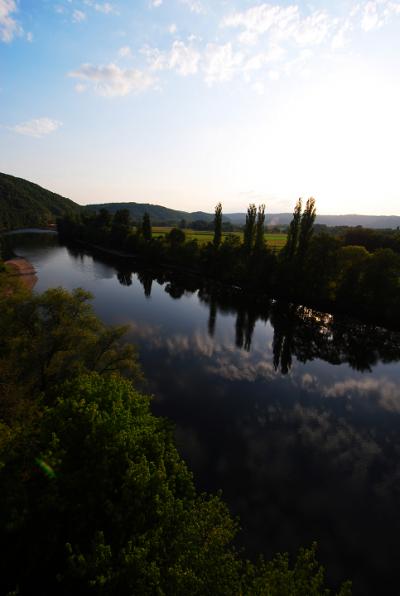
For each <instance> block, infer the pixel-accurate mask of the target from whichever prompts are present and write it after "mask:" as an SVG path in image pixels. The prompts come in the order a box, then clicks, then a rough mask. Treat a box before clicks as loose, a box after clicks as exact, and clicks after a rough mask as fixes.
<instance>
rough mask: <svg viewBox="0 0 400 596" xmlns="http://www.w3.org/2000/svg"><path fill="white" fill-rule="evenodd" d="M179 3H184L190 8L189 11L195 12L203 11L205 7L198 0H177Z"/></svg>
mask: <svg viewBox="0 0 400 596" xmlns="http://www.w3.org/2000/svg"><path fill="white" fill-rule="evenodd" d="M179 1H180V3H181V4H184V5H185V6H187V7H188V8H189V10H191V12H195V13H197V14H201V13H204V12H205V8H204V6H203V4H202V3H201V2H200V0H179Z"/></svg>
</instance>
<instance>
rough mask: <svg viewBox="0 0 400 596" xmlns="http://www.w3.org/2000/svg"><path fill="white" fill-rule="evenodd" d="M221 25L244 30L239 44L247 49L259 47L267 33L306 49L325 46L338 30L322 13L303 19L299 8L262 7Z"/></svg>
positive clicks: (236, 14)
mask: <svg viewBox="0 0 400 596" xmlns="http://www.w3.org/2000/svg"><path fill="white" fill-rule="evenodd" d="M221 25H222V27H225V28H226V27H229V28H236V29H242V32H241V33H240V35H239V41H240V42H241V43H243V44H245V45H254V44H256V43H257V42H258V40H259V38H260V36H262V35H265V34H267V33H268V34H269V35H270V36H271V37H272V39H273V40H275V41H292V42H294V43H296V44H298V45H300V46H305V45H317V44H320V43H322V42H323V41H324V40H325V39H326V38H327V36H328V33H329V32H330V30H331V29H332V28H333V27H335V26H336V20H335V19H333V18H332V17H331V16H330V15H329V14H328V13H327V12H326V11H323V10H316V11H314V12H313V13H311V15H309V16H307V17H302V16H301V14H300V10H299V7H298V6H297V5H290V6H287V7H282V6H280V5H272V4H259V5H257V6H253V7H251V8H249V9H247V10H245V11H243V12H235V13H233V14H231V15H229V16H227V17H225V18H224V19H223V21H222V24H221Z"/></svg>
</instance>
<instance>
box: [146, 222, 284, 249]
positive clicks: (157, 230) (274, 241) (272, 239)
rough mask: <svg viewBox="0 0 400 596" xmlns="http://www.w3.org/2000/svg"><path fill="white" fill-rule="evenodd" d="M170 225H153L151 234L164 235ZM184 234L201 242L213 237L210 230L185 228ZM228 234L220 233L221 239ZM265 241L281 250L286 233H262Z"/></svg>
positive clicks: (187, 237)
mask: <svg viewBox="0 0 400 596" xmlns="http://www.w3.org/2000/svg"><path fill="white" fill-rule="evenodd" d="M171 229H172V228H171V227H161V226H153V236H165V234H168V232H169V231H170V230H171ZM183 231H184V232H185V234H186V240H197V241H198V242H201V243H206V242H212V241H213V238H214V233H213V232H212V231H204V232H200V231H198V230H190V229H186V230H183ZM231 233H233V234H235V236H239V237H240V238H241V239H243V232H231ZM227 235H228V232H223V233H222V241H223V240H224V237H225V236H227ZM264 238H265V242H266V244H267V246H269V247H270V248H273V249H275V250H281V248H283V247H284V246H285V242H286V234H268V233H266V234H265V235H264Z"/></svg>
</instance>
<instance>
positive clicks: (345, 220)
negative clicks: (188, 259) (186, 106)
mask: <svg viewBox="0 0 400 596" xmlns="http://www.w3.org/2000/svg"><path fill="white" fill-rule="evenodd" d="M102 208H104V209H107V210H108V211H110V212H112V213H115V211H117V210H118V209H128V210H129V212H130V214H131V217H132V219H133V220H134V221H140V220H141V219H142V217H143V214H144V213H145V212H146V211H147V213H148V214H149V215H150V218H151V220H152V223H153V224H155V225H157V224H158V225H160V224H161V225H163V224H164V225H176V224H178V223H179V222H180V221H181V220H182V219H184V220H186V223H187V224H189V225H190V223H192V222H194V221H196V220H203V221H206V222H210V221H212V220H213V218H214V214H213V213H206V212H204V211H194V212H188V211H179V210H176V209H169V208H168V207H163V206H162V205H152V204H150V203H134V202H129V203H101V204H95V205H87V206H86V209H90V210H99V209H102ZM267 208H268V205H267ZM81 209H84V207H82V206H81V205H78V204H77V203H74V201H71V200H70V199H66V198H65V197H62V196H60V195H58V194H55V193H53V192H50V191H49V190H46V189H44V188H42V187H41V186H39V185H37V184H34V183H32V182H29V181H27V180H24V179H23V178H15V177H14V176H10V175H8V174H1V173H0V230H8V229H13V228H18V227H21V228H24V227H34V226H45V225H48V224H50V223H54V222H55V220H56V218H57V217H59V216H61V215H64V214H65V213H70V212H78V211H79V210H81ZM223 218H224V220H225V221H230V222H231V223H232V224H235V225H243V224H244V223H245V219H246V214H245V213H226V214H224V216H223ZM291 219H292V214H291V213H267V217H266V223H267V224H268V225H278V226H279V225H281V226H283V225H287V224H289V223H290V221H291ZM316 223H318V224H324V225H327V226H359V225H361V226H363V227H367V228H375V229H379V228H397V227H399V226H400V216H396V215H390V216H389V215H357V214H355V215H317V220H316Z"/></svg>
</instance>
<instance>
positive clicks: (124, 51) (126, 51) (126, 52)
mask: <svg viewBox="0 0 400 596" xmlns="http://www.w3.org/2000/svg"><path fill="white" fill-rule="evenodd" d="M118 56H119V57H120V58H130V57H131V56H132V51H131V48H130V47H129V46H123V47H122V48H120V49H119V50H118Z"/></svg>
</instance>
